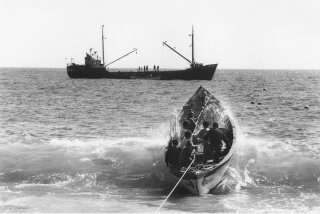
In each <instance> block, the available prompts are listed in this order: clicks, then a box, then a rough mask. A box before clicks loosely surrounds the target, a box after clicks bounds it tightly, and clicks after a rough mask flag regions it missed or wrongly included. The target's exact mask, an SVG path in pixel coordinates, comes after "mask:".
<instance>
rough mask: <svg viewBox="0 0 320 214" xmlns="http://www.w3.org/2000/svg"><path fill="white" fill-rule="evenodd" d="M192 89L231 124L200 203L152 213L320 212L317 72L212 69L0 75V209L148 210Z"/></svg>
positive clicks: (164, 179) (164, 180)
mask: <svg viewBox="0 0 320 214" xmlns="http://www.w3.org/2000/svg"><path fill="white" fill-rule="evenodd" d="M200 85H202V86H203V87H205V88H206V89H207V90H208V91H209V92H211V93H212V94H213V95H214V96H215V97H217V98H218V99H219V100H220V101H221V102H222V103H223V105H224V106H225V107H226V108H227V109H228V111H229V113H230V116H231V117H233V118H234V120H235V122H236V130H237V142H238V144H237V148H236V154H235V157H234V159H233V162H232V164H231V167H230V169H229V171H228V173H227V177H226V179H225V181H224V182H223V183H222V184H221V185H220V186H219V187H218V188H217V189H215V190H214V191H212V192H211V193H210V194H207V195H204V196H193V195H190V194H189V193H187V192H186V191H185V190H183V189H181V188H178V189H177V190H176V191H175V192H174V193H173V195H172V196H171V197H170V198H169V200H168V201H167V202H166V203H165V204H164V205H163V207H162V208H161V210H160V212H191V213H198V212H201V213H223V212H228V213H235V212H238V213H249V212H250V213H251V212H254V213H288V212H289V213H304V212H306V213H320V156H319V153H320V144H319V140H320V71H315V70H313V71H312V70H221V69H218V70H217V71H216V74H215V76H214V78H213V80H212V81H157V80H155V81H153V80H111V79H69V77H68V76H67V73H66V70H65V69H49V68H0V212H15V213H16V212H28V213H30V212H41V213H43V212H65V213H67V212H87V213H90V212H95V213H99V212H113V213H114V212H127V213H130V212H139V213H140V212H148V213H150V212H155V211H156V210H157V208H158V207H159V206H160V204H161V203H162V202H163V200H164V199H165V197H166V196H167V195H168V194H169V192H170V191H171V189H172V187H173V186H174V185H175V183H174V182H173V181H172V180H171V179H170V175H169V173H168V170H167V169H166V167H165V164H164V156H163V154H164V152H163V151H164V147H165V146H166V144H167V140H168V136H169V126H170V118H171V116H172V112H173V111H174V110H175V109H181V108H182V106H183V105H184V103H185V102H186V101H187V100H188V98H189V97H190V96H191V95H192V94H193V93H194V92H195V91H196V89H197V88H198V87H199V86H200Z"/></svg>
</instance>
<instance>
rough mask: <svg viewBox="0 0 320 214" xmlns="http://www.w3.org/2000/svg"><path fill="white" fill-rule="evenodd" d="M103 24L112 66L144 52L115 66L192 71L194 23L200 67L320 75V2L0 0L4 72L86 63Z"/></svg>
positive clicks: (96, 45) (0, 53)
mask: <svg viewBox="0 0 320 214" xmlns="http://www.w3.org/2000/svg"><path fill="white" fill-rule="evenodd" d="M102 24H104V25H105V36H106V40H105V50H106V51H105V58H106V62H110V61H112V60H114V59H116V58H118V57H120V56H122V55H124V54H126V53H127V52H129V51H131V50H132V49H133V48H137V49H138V54H131V55H130V56H128V57H126V58H124V59H122V60H121V61H119V62H117V63H114V64H113V65H112V66H111V67H138V66H143V65H149V66H153V65H154V64H156V65H159V66H160V67H162V68H163V67H167V68H185V67H188V62H187V61H185V60H184V59H183V58H181V57H179V56H178V55H176V54H175V53H174V52H172V51H171V50H169V49H168V48H167V47H165V46H163V45H162V42H163V41H167V42H168V43H169V44H170V45H172V46H173V47H176V50H178V51H179V52H180V53H181V54H183V55H184V56H186V57H187V58H189V59H191V47H190V44H191V39H190V37H189V34H190V33H191V27H192V25H193V26H194V30H195V59H196V61H197V62H199V63H204V64H211V63H219V66H218V67H219V68H255V69H264V68H265V69H270V68H275V69H320V1H318V0H196V1H191V0H110V1H109V0H104V1H103V0H90V1H89V0H0V27H1V31H0V67H65V65H66V62H67V61H70V58H72V57H73V58H74V59H75V62H76V63H81V64H82V63H84V57H85V52H86V51H88V50H89V48H94V49H95V50H98V51H99V54H100V55H102V54H101V25H102ZM65 58H67V59H68V60H67V61H66V60H65Z"/></svg>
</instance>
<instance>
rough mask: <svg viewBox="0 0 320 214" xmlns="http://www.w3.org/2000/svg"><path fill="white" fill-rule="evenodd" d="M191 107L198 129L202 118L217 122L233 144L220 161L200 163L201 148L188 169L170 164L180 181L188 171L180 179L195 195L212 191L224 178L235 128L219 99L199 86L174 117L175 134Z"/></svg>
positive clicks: (234, 136)
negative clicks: (177, 115) (178, 114)
mask: <svg viewBox="0 0 320 214" xmlns="http://www.w3.org/2000/svg"><path fill="white" fill-rule="evenodd" d="M191 111H192V112H193V114H194V117H195V118H197V121H196V122H197V123H196V124H197V126H196V128H195V131H194V132H195V133H197V132H198V131H199V130H200V129H201V128H202V123H203V121H208V122H209V124H210V125H209V127H211V126H212V123H213V122H216V123H218V125H219V128H220V129H221V130H223V132H224V134H225V136H226V137H227V138H228V139H229V141H230V144H231V145H230V146H229V147H228V149H224V150H223V151H222V152H221V156H220V157H219V162H218V163H213V161H208V162H209V163H208V162H207V163H205V164H203V163H201V158H198V157H201V155H202V152H196V155H195V161H194V163H193V164H191V167H190V168H189V169H188V168H186V167H182V168H181V167H177V166H173V165H171V164H169V166H168V168H169V169H170V172H171V174H172V175H173V176H174V177H175V179H176V180H177V181H178V180H179V179H180V178H181V177H182V176H183V175H184V174H185V175H184V176H183V178H182V180H181V184H182V186H183V187H185V188H186V189H188V190H189V191H190V192H191V193H193V194H195V195H202V194H207V193H209V191H210V190H211V189H213V188H215V187H217V186H218V185H219V184H220V183H221V182H222V181H223V179H224V178H225V175H226V172H227V170H228V167H229V165H230V162H231V159H232V157H233V154H234V151H235V144H236V132H235V126H234V123H233V122H232V120H231V118H230V117H229V116H228V113H227V111H226V109H225V108H223V106H222V105H221V103H220V101H219V100H218V99H216V98H215V97H214V96H213V95H211V94H210V93H209V92H208V91H207V90H206V89H205V88H203V87H202V86H200V87H199V88H198V90H197V91H196V92H195V93H194V94H193V95H192V96H191V98H190V99H189V100H188V102H187V103H186V104H185V105H184V106H183V109H182V111H181V114H180V116H179V117H178V118H177V119H176V120H175V121H176V122H173V123H172V124H174V125H172V126H171V134H172V133H174V134H173V135H175V136H177V133H178V132H180V129H181V127H182V123H183V121H184V120H186V118H187V116H188V114H189V113H190V112H191ZM173 135H171V136H173ZM186 171H187V172H186ZM185 172H186V173H185Z"/></svg>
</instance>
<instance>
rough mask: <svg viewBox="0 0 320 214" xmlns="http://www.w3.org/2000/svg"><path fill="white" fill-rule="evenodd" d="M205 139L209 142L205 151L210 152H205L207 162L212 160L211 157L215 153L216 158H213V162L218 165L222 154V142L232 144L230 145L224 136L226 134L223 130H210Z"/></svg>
mask: <svg viewBox="0 0 320 214" xmlns="http://www.w3.org/2000/svg"><path fill="white" fill-rule="evenodd" d="M204 139H205V140H207V143H208V144H207V145H206V146H205V149H204V150H208V151H204V154H205V156H206V160H208V158H210V156H211V154H212V152H213V153H214V156H213V159H214V160H213V161H214V162H215V163H218V162H219V157H220V154H221V147H222V140H223V141H224V142H225V143H226V144H227V145H229V144H230V143H229V140H228V138H227V137H226V136H225V135H224V133H223V132H222V131H221V130H219V129H218V128H216V129H210V130H209V131H208V133H207V134H206V135H205V137H204ZM210 159H211V158H210Z"/></svg>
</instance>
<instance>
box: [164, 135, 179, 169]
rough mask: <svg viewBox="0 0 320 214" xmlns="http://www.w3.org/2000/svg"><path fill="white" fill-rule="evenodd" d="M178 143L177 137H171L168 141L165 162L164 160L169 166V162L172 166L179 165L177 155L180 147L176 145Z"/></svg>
mask: <svg viewBox="0 0 320 214" xmlns="http://www.w3.org/2000/svg"><path fill="white" fill-rule="evenodd" d="M178 144H179V142H178V140H177V139H173V140H171V142H170V143H169V146H168V148H167V151H166V155H165V162H166V165H167V167H168V166H169V164H170V165H173V166H178V165H179V157H180V153H181V148H180V147H178Z"/></svg>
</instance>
